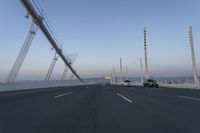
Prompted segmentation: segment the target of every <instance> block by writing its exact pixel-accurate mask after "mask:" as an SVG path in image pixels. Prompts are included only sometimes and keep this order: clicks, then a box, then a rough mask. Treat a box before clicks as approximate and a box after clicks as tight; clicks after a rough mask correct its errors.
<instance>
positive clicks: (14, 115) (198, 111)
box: [0, 85, 200, 133]
mask: <svg viewBox="0 0 200 133" xmlns="http://www.w3.org/2000/svg"><path fill="white" fill-rule="evenodd" d="M0 133H200V91H199V90H189V89H172V88H142V87H123V86H111V85H85V86H76V87H75V86H74V87H57V88H47V89H41V90H27V91H13V92H1V93H0Z"/></svg>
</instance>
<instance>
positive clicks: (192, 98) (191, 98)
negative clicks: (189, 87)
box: [178, 95, 200, 101]
mask: <svg viewBox="0 0 200 133" xmlns="http://www.w3.org/2000/svg"><path fill="white" fill-rule="evenodd" d="M178 97H180V98H185V99H190V100H198V101H200V99H199V98H194V97H186V96H181V95H179V96H178Z"/></svg>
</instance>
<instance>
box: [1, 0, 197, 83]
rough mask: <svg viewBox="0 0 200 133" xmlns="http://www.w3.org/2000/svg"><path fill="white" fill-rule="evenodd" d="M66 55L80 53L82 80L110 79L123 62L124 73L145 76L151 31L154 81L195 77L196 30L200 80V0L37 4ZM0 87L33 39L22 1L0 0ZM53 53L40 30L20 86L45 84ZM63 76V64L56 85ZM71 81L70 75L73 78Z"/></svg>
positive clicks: (79, 0)
mask: <svg viewBox="0 0 200 133" xmlns="http://www.w3.org/2000/svg"><path fill="white" fill-rule="evenodd" d="M38 1H39V3H40V4H41V6H42V8H43V11H44V14H45V15H46V16H47V17H48V20H49V22H50V24H51V25H52V27H53V31H54V32H55V34H56V37H57V38H58V40H59V42H60V43H62V45H63V50H64V51H65V53H66V54H67V55H70V54H75V53H78V54H79V56H78V58H77V60H76V61H75V63H74V64H73V67H74V68H75V69H76V71H77V73H78V74H79V75H80V76H81V77H82V78H88V77H102V76H103V77H104V76H107V75H108V74H109V73H110V72H111V71H112V68H113V67H115V70H116V75H119V59H120V57H121V58H122V61H123V72H124V75H125V67H127V68H128V75H129V76H131V77H139V76H140V74H141V73H140V58H142V59H143V66H144V46H143V45H144V40H143V37H144V33H143V29H144V27H146V29H147V52H148V53H147V54H148V65H149V75H150V76H156V77H176V76H191V75H192V60H191V49H190V45H189V39H188V28H189V26H192V27H193V37H194V48H195V55H196V64H197V71H198V75H199V74H200V14H199V10H200V1H199V0H59V1H57V0H48V1H47V0H38ZM0 3H1V4H0V18H1V21H0V45H1V48H0V81H5V80H6V78H7V76H8V74H9V72H10V70H11V68H12V66H13V64H14V61H15V59H16V57H17V55H18V53H19V51H20V49H21V46H22V44H23V42H24V40H25V38H26V35H27V34H28V30H29V27H30V24H31V19H30V18H29V19H26V18H25V17H24V16H25V15H26V10H25V8H24V7H23V6H22V5H21V4H20V1H19V0H0ZM53 56H54V52H53V51H52V50H51V45H50V43H49V42H48V41H47V39H46V38H45V36H44V35H43V33H42V32H41V31H40V30H39V31H38V32H37V34H36V36H35V38H34V40H33V43H32V44H31V47H30V49H29V52H28V54H27V56H26V58H25V61H24V63H23V66H22V68H21V70H20V73H19V75H18V77H17V80H42V79H44V77H45V74H46V73H47V71H48V68H49V66H50V64H51V61H52V59H53ZM63 70H64V63H63V62H62V60H61V59H59V60H58V61H57V63H56V66H55V69H54V71H53V75H52V79H58V78H60V77H61V74H62V72H63ZM68 75H69V74H68Z"/></svg>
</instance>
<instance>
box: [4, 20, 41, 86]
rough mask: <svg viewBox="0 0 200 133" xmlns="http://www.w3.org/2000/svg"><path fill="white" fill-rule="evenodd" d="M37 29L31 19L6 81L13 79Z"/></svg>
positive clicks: (12, 80)
mask: <svg viewBox="0 0 200 133" xmlns="http://www.w3.org/2000/svg"><path fill="white" fill-rule="evenodd" d="M37 30H38V27H37V25H36V24H35V23H34V22H33V21H32V23H31V27H30V30H29V33H28V35H27V37H26V39H25V41H24V44H23V45H22V48H21V50H20V53H19V54H18V56H17V59H16V60H15V63H14V65H13V67H12V69H11V71H10V73H9V75H8V78H7V80H6V82H7V83H10V82H14V81H15V79H16V77H17V75H18V73H19V71H20V68H21V66H22V64H23V62H24V59H25V57H26V55H27V53H28V50H29V48H30V46H31V43H32V41H33V38H34V36H35V34H36V32H37Z"/></svg>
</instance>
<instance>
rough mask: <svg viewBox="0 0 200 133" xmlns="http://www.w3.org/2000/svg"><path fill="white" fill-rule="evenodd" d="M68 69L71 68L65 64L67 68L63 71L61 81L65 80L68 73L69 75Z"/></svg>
mask: <svg viewBox="0 0 200 133" xmlns="http://www.w3.org/2000/svg"><path fill="white" fill-rule="evenodd" d="M68 70H69V68H68V67H67V66H65V70H64V72H63V73H62V77H61V79H60V81H63V80H65V77H66V75H67V72H68Z"/></svg>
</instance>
